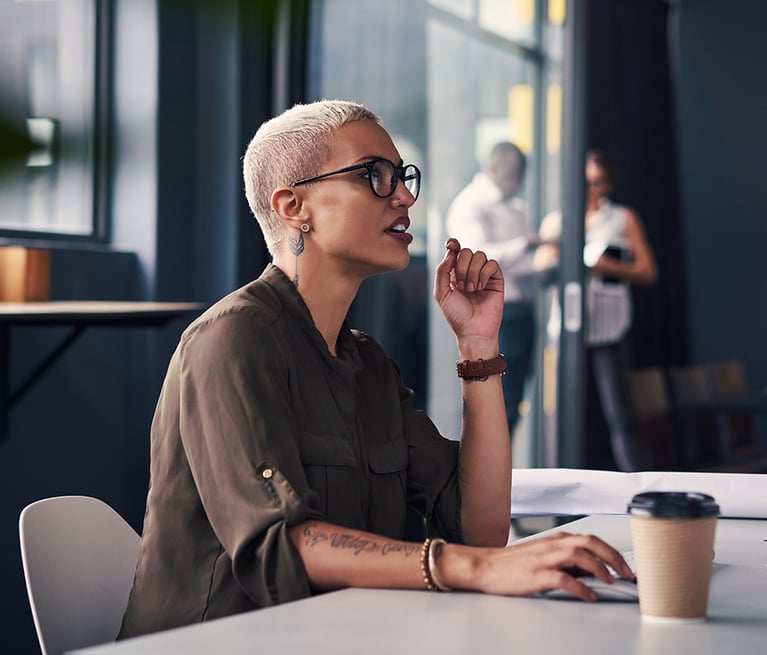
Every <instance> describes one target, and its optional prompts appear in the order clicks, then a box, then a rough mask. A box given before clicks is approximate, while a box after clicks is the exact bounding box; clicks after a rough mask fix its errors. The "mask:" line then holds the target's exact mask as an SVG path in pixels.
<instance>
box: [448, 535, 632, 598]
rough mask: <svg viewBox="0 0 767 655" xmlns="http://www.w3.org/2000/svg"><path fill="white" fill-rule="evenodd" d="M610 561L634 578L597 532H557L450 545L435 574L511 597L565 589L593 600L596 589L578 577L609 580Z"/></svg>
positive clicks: (461, 585)
mask: <svg viewBox="0 0 767 655" xmlns="http://www.w3.org/2000/svg"><path fill="white" fill-rule="evenodd" d="M460 560H462V562H461V561H460ZM467 564H468V566H467ZM608 566H609V567H612V569H614V570H615V571H616V572H617V573H618V575H619V576H620V577H623V578H626V579H627V580H634V574H633V572H632V571H631V569H630V568H629V566H628V564H626V562H625V560H624V559H623V557H622V555H621V553H620V552H618V551H617V550H616V549H615V548H613V547H612V546H610V545H608V544H607V543H605V542H604V541H602V540H601V539H599V538H598V537H595V536H593V535H578V534H569V533H566V532H559V533H557V534H554V535H550V536H546V537H541V538H538V539H531V540H529V541H525V542H522V543H519V544H514V545H512V546H509V547H507V548H469V549H466V548H465V547H462V546H457V545H455V544H451V545H450V546H448V547H446V548H445V549H444V551H443V555H442V557H441V558H440V569H441V571H440V572H439V577H440V578H442V579H444V578H450V579H446V580H445V581H446V583H447V584H448V585H450V586H451V587H453V588H458V589H461V588H463V589H474V590H477V591H482V592H485V593H492V594H502V595H512V596H521V595H527V594H532V593H535V592H539V591H545V590H547V589H564V590H565V591H568V592H569V593H571V594H573V595H574V596H577V597H578V598H581V599H583V600H585V601H589V602H593V601H595V600H596V599H597V597H596V594H595V593H594V592H593V591H592V590H591V589H589V588H588V587H587V586H586V585H585V584H583V583H582V582H580V581H579V580H578V577H580V576H582V575H593V576H595V577H596V578H599V579H600V580H602V581H603V582H605V583H607V584H611V583H612V582H613V581H614V577H613V576H612V575H611V573H610V571H609V570H608ZM459 573H460V576H457V577H453V576H454V575H455V574H459ZM443 575H444V578H443ZM469 581H470V582H469Z"/></svg>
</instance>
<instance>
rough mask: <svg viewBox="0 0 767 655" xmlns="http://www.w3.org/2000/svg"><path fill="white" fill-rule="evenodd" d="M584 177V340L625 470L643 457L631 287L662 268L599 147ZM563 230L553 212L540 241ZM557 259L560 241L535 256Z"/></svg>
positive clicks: (545, 261) (545, 262)
mask: <svg viewBox="0 0 767 655" xmlns="http://www.w3.org/2000/svg"><path fill="white" fill-rule="evenodd" d="M585 174H586V215H585V221H586V223H585V246H584V249H583V261H584V263H585V265H586V267H587V275H586V281H585V285H586V311H587V318H588V320H587V323H586V329H585V341H586V345H587V347H588V352H589V359H590V363H591V368H592V371H593V373H594V381H595V383H596V389H597V393H598V395H599V400H600V403H601V406H602V413H603V414H604V417H605V421H606V423H607V427H608V429H609V432H610V444H611V447H612V453H613V459H614V460H615V463H616V465H617V466H618V468H619V469H620V470H621V471H637V470H640V469H641V468H642V464H643V461H644V454H643V453H642V449H641V446H640V444H639V443H638V440H637V436H636V433H635V428H634V419H633V411H632V408H631V407H632V406H631V400H630V397H629V392H628V383H627V374H628V372H629V371H630V370H631V358H630V352H629V347H628V340H627V337H628V332H629V329H630V328H631V321H632V304H631V289H630V285H632V284H652V283H654V282H655V281H656V280H657V278H658V269H657V266H656V264H655V257H654V256H653V252H652V249H651V248H650V244H649V243H648V241H647V238H646V236H645V231H644V227H643V226H642V221H641V220H640V218H639V216H638V214H637V213H636V212H635V211H634V210H633V209H631V208H630V207H625V206H623V205H617V204H614V203H613V202H611V200H610V198H609V195H610V193H611V192H612V190H613V179H614V175H613V168H612V165H611V163H610V160H609V159H608V157H607V155H606V154H605V153H604V152H602V151H600V150H590V151H589V152H588V153H586V169H585ZM561 231H562V229H561V215H560V214H558V213H552V214H549V215H548V216H547V217H546V218H545V219H544V220H543V222H542V223H541V228H540V235H541V238H542V240H545V241H549V242H551V241H556V240H558V239H559V235H560V234H561ZM558 258H559V251H558V247H557V246H554V245H550V244H549V245H544V246H541V247H540V248H539V249H538V252H537V253H536V265H537V266H538V267H539V268H546V267H548V266H551V265H552V264H553V263H555V262H556V260H557V259H558Z"/></svg>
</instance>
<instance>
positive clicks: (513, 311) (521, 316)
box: [498, 302, 535, 437]
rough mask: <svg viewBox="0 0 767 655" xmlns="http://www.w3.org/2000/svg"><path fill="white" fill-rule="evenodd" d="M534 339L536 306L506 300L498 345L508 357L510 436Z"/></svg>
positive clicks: (504, 383) (505, 392)
mask: <svg viewBox="0 0 767 655" xmlns="http://www.w3.org/2000/svg"><path fill="white" fill-rule="evenodd" d="M534 340H535V321H534V317H533V306H532V304H531V303H526V302H507V303H506V304H505V305H504V306H503V322H502V323H501V331H500V333H499V334H498V341H499V346H500V349H501V353H503V357H504V359H505V360H506V364H507V368H506V373H505V375H503V377H502V378H501V384H502V386H503V398H504V401H505V403H506V417H507V419H508V421H509V435H510V436H512V437H513V436H514V428H515V427H516V425H517V421H518V420H519V403H520V402H521V401H522V397H523V396H524V394H525V381H526V380H527V377H528V376H529V375H530V367H531V365H532V357H533V343H534Z"/></svg>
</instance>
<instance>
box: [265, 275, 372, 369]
mask: <svg viewBox="0 0 767 655" xmlns="http://www.w3.org/2000/svg"><path fill="white" fill-rule="evenodd" d="M259 279H261V280H262V281H264V282H265V283H266V284H268V285H269V287H270V288H271V289H272V290H273V291H274V292H275V293H276V294H277V296H278V297H279V299H280V301H281V303H282V306H283V307H284V308H285V311H286V312H287V313H289V314H290V315H291V316H292V317H293V318H294V319H295V320H296V321H297V322H298V324H299V325H302V326H303V327H304V328H305V330H306V333H307V335H308V336H309V337H310V338H311V339H312V340H313V341H314V342H315V343H316V345H317V347H318V348H319V349H320V350H321V351H322V352H323V353H325V354H326V356H327V357H328V358H329V359H330V360H332V363H333V364H334V365H337V364H340V363H341V362H344V363H345V364H348V365H351V367H352V369H353V370H354V372H355V373H358V372H359V371H361V370H362V358H361V357H360V354H359V351H358V350H357V342H356V340H355V338H354V335H353V334H352V332H351V330H350V329H349V325H348V324H347V323H346V321H345V320H344V322H343V325H341V331H340V333H339V334H338V342H337V343H336V353H337V356H336V357H334V356H333V355H332V354H331V352H330V350H329V349H328V346H327V344H326V343H325V339H324V338H323V336H322V335H321V334H320V331H319V330H318V329H317V326H316V325H315V324H314V319H313V318H312V314H311V312H310V311H309V308H308V307H307V306H306V303H305V302H304V299H303V298H302V297H301V294H300V293H298V289H296V287H295V285H294V284H293V283H292V282H291V281H290V279H288V276H287V275H285V273H283V272H282V270H280V269H279V268H278V267H277V266H275V265H274V264H271V263H270V264H268V265H267V267H266V268H265V269H264V272H263V273H262V274H261V277H260V278H259Z"/></svg>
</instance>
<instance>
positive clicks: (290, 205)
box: [272, 187, 306, 229]
mask: <svg viewBox="0 0 767 655" xmlns="http://www.w3.org/2000/svg"><path fill="white" fill-rule="evenodd" d="M272 211H273V212H274V213H275V214H276V215H277V218H279V219H280V220H281V221H282V222H283V223H285V224H286V225H287V226H288V227H292V228H295V229H299V228H300V225H301V223H304V222H306V216H305V211H304V204H303V199H302V198H301V194H300V193H297V192H296V190H295V189H292V188H290V187H279V188H278V189H275V190H274V193H272Z"/></svg>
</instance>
